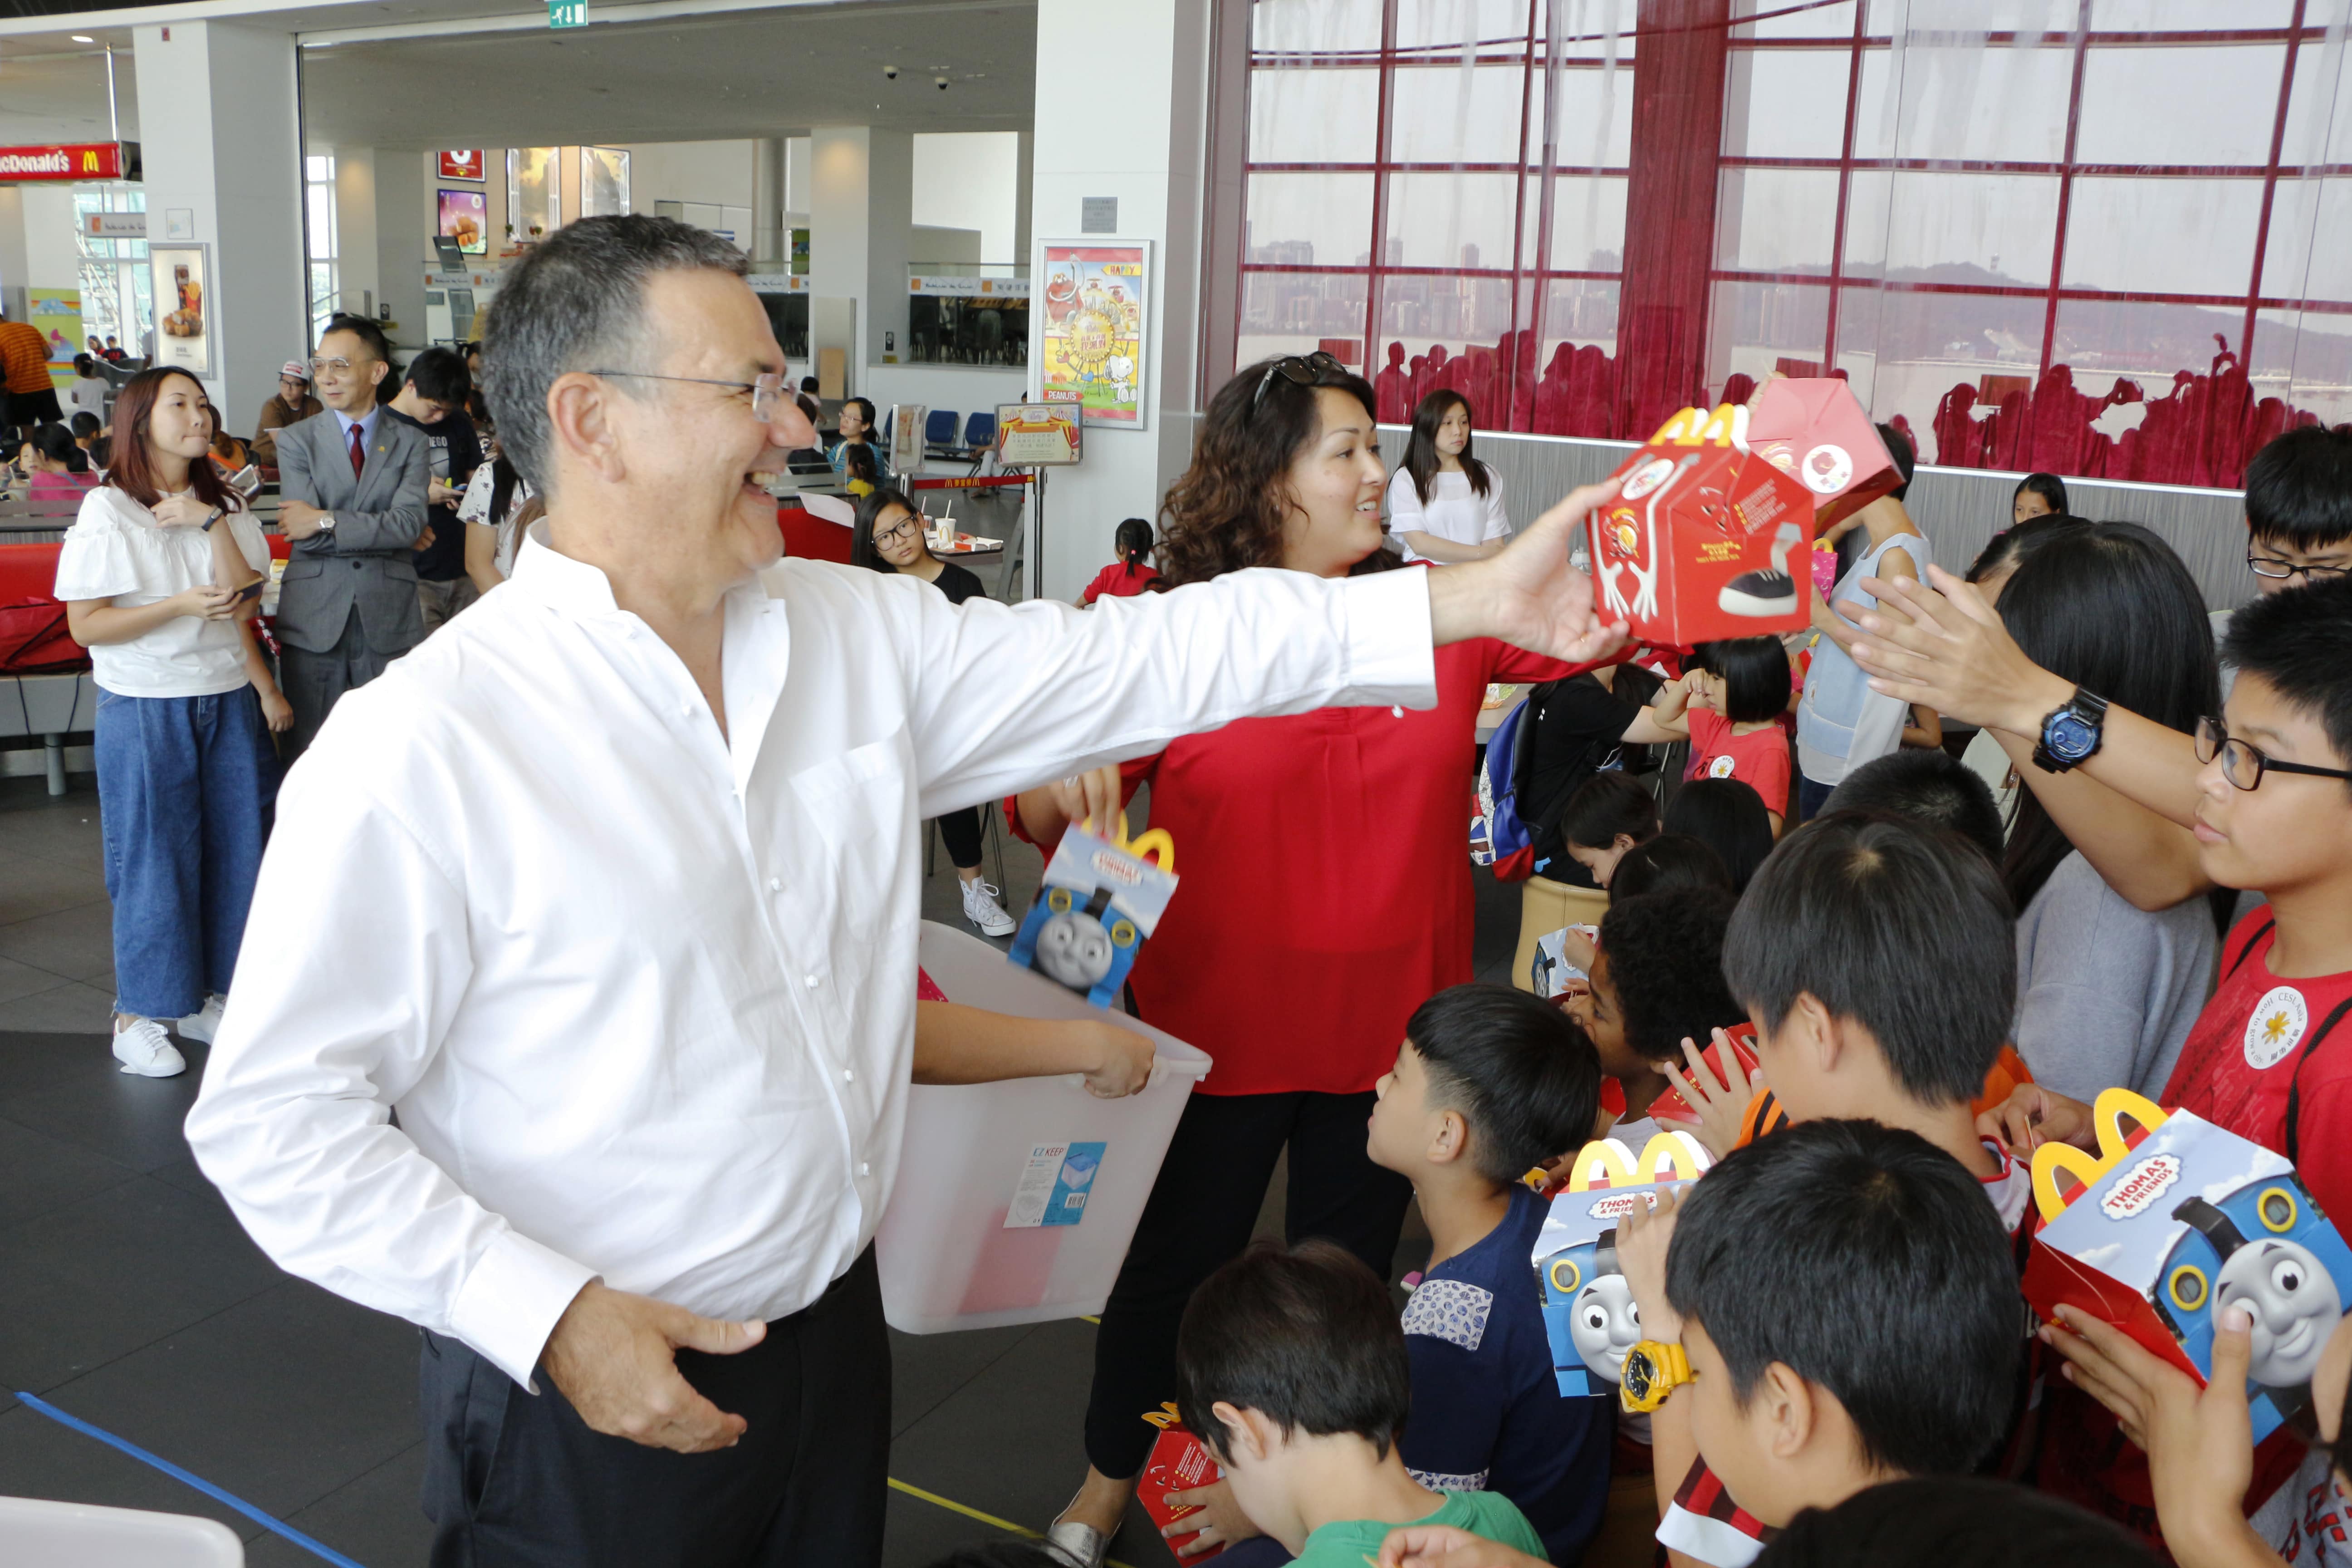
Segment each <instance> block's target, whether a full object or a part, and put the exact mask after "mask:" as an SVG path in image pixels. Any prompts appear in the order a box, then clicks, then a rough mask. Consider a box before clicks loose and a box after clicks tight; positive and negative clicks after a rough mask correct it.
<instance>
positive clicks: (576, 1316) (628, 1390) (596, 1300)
mask: <svg viewBox="0 0 2352 1568" xmlns="http://www.w3.org/2000/svg"><path fill="white" fill-rule="evenodd" d="M767 1334H768V1326H767V1324H765V1323H728V1322H720V1321H717V1320H715V1319H711V1318H705V1317H700V1316H698V1315H697V1314H695V1313H693V1312H689V1311H688V1310H686V1309H685V1308H683V1307H673V1306H671V1305H670V1304H669V1303H667V1301H656V1300H653V1299H652V1298H650V1297H647V1296H633V1295H630V1294H629V1293H628V1292H626V1291H625V1290H608V1289H605V1288H604V1286H603V1285H600V1284H598V1283H596V1282H595V1281H594V1280H591V1281H589V1282H588V1283H587V1284H586V1285H584V1286H583V1287H582V1288H581V1290H580V1294H579V1295H577V1296H574V1297H573V1298H572V1305H571V1306H569V1307H567V1308H565V1309H564V1311H563V1316H562V1317H561V1318H559V1319H557V1320H556V1323H555V1331H554V1332H553V1333H551V1334H550V1335H549V1336H548V1337H547V1349H546V1350H545V1351H544V1352H541V1365H543V1366H544V1367H545V1368H546V1369H547V1375H548V1377H549V1378H550V1379H551V1380H552V1381H553V1382H554V1384H555V1386H556V1387H558V1388H560V1389H562V1391H563V1396H564V1397H565V1398H566V1399H569V1400H570V1401H572V1408H573V1409H574V1410H577V1411H578V1412H579V1413H580V1419H581V1420H583V1421H584V1422H586V1423H587V1424H588V1425H589V1426H590V1427H592V1428H593V1429H594V1430H595V1431H598V1432H603V1433H604V1434H606V1435H607V1436H614V1437H626V1438H627V1439H629V1441H631V1442H632V1443H642V1444H644V1445H645V1446H646V1447H648V1448H668V1449H671V1450H673V1451H674V1452H677V1453H680V1454H704V1453H709V1451H711V1450H712V1449H714V1448H730V1447H734V1446H735V1440H736V1439H737V1438H739V1437H740V1436H743V1432H744V1429H745V1427H746V1426H749V1425H750V1424H749V1423H748V1422H746V1421H745V1420H744V1419H743V1417H741V1416H740V1415H729V1414H728V1413H727V1412H725V1411H723V1410H721V1409H719V1406H717V1405H713V1404H711V1403H710V1401H709V1400H708V1399H705V1398H704V1397H703V1396H702V1395H701V1394H698V1393H697V1392H695V1388H694V1385H693V1384H690V1383H688V1382H687V1381H686V1379H685V1378H684V1377H682V1376H680V1375H679V1373H678V1370H677V1360H676V1357H675V1356H674V1354H673V1352H676V1351H677V1350H679V1349H681V1348H683V1349H686V1350H693V1351H705V1352H709V1353H710V1354H712V1355H734V1354H736V1353H737V1352H741V1351H747V1350H750V1349H751V1347H752V1346H753V1345H756V1344H758V1343H759V1342H761V1340H763V1339H765V1338H766V1337H767Z"/></svg>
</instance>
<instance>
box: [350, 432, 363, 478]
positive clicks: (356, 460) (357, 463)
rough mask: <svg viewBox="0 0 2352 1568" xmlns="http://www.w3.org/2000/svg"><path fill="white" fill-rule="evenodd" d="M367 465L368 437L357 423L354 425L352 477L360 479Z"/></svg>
mask: <svg viewBox="0 0 2352 1568" xmlns="http://www.w3.org/2000/svg"><path fill="white" fill-rule="evenodd" d="M365 467H367V437H366V435H365V434H364V433H363V432H362V430H361V429H360V427H359V426H356V425H354V426H352V478H353V479H358V478H359V477H360V470H361V469H362V468H365Z"/></svg>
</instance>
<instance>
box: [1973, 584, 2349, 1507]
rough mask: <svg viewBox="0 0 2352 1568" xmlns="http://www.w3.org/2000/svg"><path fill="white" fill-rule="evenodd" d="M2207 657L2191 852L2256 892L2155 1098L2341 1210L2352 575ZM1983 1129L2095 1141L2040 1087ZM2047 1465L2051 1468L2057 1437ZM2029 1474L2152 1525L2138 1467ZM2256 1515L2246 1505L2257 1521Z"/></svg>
mask: <svg viewBox="0 0 2352 1568" xmlns="http://www.w3.org/2000/svg"><path fill="white" fill-rule="evenodd" d="M2222 658H2223V659H2224V661H2225V662H2227V663H2229V664H2231V665H2234V666H2235V667H2236V668H2237V671H2238V677H2237V683H2236V685H2235V686H2234V687H2233V688H2232V689H2231V693H2230V699H2229V701H2228V703H2227V704H2226V706H2225V708H2224V710H2223V719H2222V721H2221V724H2219V725H2215V724H2213V723H2211V722H2210V721H2209V722H2208V723H2207V724H2206V725H2205V726H2204V728H2203V730H2202V731H2201V732H2200V735H2199V737H2198V754H2199V755H2200V757H2201V758H2204V759H2205V765H2204V769H2203V771H2202V772H2201V773H2200V774H2199V775H2198V789H2199V800H2198V805H2197V828H2196V831H2197V841H2198V849H2199V858H2200V861H2201V863H2202V865H2203V867H2204V870H2205V873H2206V875H2207V876H2209V877H2210V878H2211V879H2213V880H2214V881H2215V882H2216V883H2219V884H2220V885H2221V886H2222V887H2225V888H2246V889H2259V890H2260V891H2261V892H2263V894H2264V895H2265V896H2266V897H2267V898H2268V899H2269V900H2270V901H2269V904H2268V905H2267V906H2266V907H2265V908H2263V909H2258V910H2254V911H2253V912H2252V914H2250V915H2248V916H2247V917H2246V918H2245V919H2244V920H2243V921H2240V922H2239V924H2238V928H2237V929H2236V930H2235V931H2231V933H2230V936H2229V939H2228V940H2227V941H2226V942H2224V943H2223V944H2222V949H2221V980H2220V984H2219V987H2218V989H2216V990H2215V992H2214V994H2213V999H2212V1000H2211V1001H2210V1002H2209V1003H2207V1004H2206V1006H2205V1011H2204V1012H2203V1013H2202V1014H2201V1015H2200V1016H2199V1018H2198V1020H2197V1025H2196V1027H2195V1028H2194V1029H2193V1030H2192V1031H2191V1032H2190V1033H2189V1041H2188V1044H2187V1045H2186V1046H2184V1047H2182V1049H2181V1053H2180V1059H2179V1064H2178V1065H2177V1066H2176V1067H2175V1068H2173V1073H2172V1079H2171V1082H2170V1083H2168V1085H2167V1086H2166V1088H2165V1091H2164V1094H2163V1096H2162V1100H2163V1103H2164V1104H2165V1105H2166V1106H2168V1107H2177V1108H2179V1109H2180V1110H2189V1111H2193V1112H2195V1113H2196V1114H2197V1115H2199V1116H2201V1117H2203V1118H2205V1119H2206V1120H2207V1121H2211V1122H2213V1123H2214V1124H2215V1125H2217V1126H2220V1127H2224V1128H2227V1129H2228V1130H2229V1131H2232V1132H2235V1133H2237V1134H2238V1135H2239V1136H2241V1137H2242V1138H2251V1139H2252V1140H2253V1141H2254V1142H2258V1143H2260V1144H2262V1145H2263V1147H2265V1148H2267V1149H2270V1150H2273V1151H2274V1152H2278V1153H2281V1154H2284V1155H2285V1156H2286V1157H2287V1158H2288V1159H2289V1160H2292V1161H2294V1163H2295V1165H2296V1167H2297V1169H2298V1170H2299V1171H2300V1173H2302V1176H2303V1179H2304V1182H2305V1184H2306V1185H2307V1186H2309V1187H2310V1189H2311V1192H2312V1195H2313V1196H2314V1197H2315V1198H2317V1199H2318V1200H2319V1203H2320V1206H2321V1207H2323V1208H2324V1209H2326V1211H2327V1212H2328V1213H2330V1214H2332V1215H2352V578H2346V577H2338V578H2336V580H2334V581H2332V582H2324V583H2318V584H2313V585H2311V586H2308V587H2303V588H2293V589H2289V590H2286V591H2285V592H2283V593H2279V594H2273V595H2267V596H2265V597H2263V598H2259V599H2256V600H2254V601H2253V602H2252V603H2251V604H2249V605H2246V606H2245V608H2243V609H2242V610H2240V611H2239V612H2238V613H2237V615H2236V616H2234V617H2232V618H2231V622H2230V633H2229V637H2228V639H2227V641H2226V642H2225V644H2224V645H2223V648H2222ZM1984 1126H1985V1129H1986V1131H1997V1132H1998V1133H1999V1135H2000V1137H2001V1138H2002V1139H2003V1141H2004V1142H2007V1143H2008V1144H2009V1145H2010V1146H2011V1148H2013V1149H2016V1150H2019V1151H2023V1150H2025V1149H2026V1148H2028V1147H2030V1146H2031V1145H2032V1144H2033V1143H2037V1142H2051V1141H2053V1140H2059V1141H2063V1142H2069V1143H2074V1144H2077V1145H2079V1146H2082V1147H2085V1148H2087V1147H2089V1146H2090V1145H2091V1144H2092V1143H2093V1142H2095V1137H2096V1134H2095V1132H2094V1131H2093V1129H2092V1126H2091V1110H2090V1107H2089V1106H2087V1105H2084V1103H2082V1102H2081V1101H2080V1100H2069V1099H2067V1098H2066V1097H2065V1096H2063V1095H2059V1094H2053V1093H2052V1092H2050V1091H2049V1090H2047V1089H2042V1088H2041V1087H2040V1086H2039V1085H2027V1086H2026V1087H2024V1088H2022V1089H2019V1090H2018V1091H2017V1092H2016V1093H2015V1094H2014V1095H2012V1096H2011V1098H2010V1100H2009V1103H2008V1104H2007V1105H2005V1106H2003V1107H2002V1108H2000V1110H1998V1111H1994V1112H1991V1113H1990V1114H1989V1115H1988V1116H1987V1117H1986V1119H1985V1121H1984ZM2057 1436H2059V1434H2058V1433H2057V1432H2055V1431H2054V1430H2053V1439H2054V1438H2056V1437H2057ZM2092 1447H2093V1446H2092V1445H2089V1444H2083V1445H2078V1446H2077V1447H2076V1453H2077V1455H2078V1457H2079V1456H2080V1455H2081V1454H2083V1453H2087V1452H2089V1451H2090V1450H2091V1449H2092ZM2274 1449H2275V1450H2276V1451H2274ZM2051 1457H2054V1458H2058V1459H2059V1460H2060V1461H2061V1469H2062V1472H2063V1470H2064V1468H2065V1467H2064V1464H2063V1461H2064V1460H2065V1458H2066V1450H2065V1447H2064V1446H2063V1445H2061V1446H2060V1451H2059V1452H2058V1453H2057V1454H2056V1455H2054V1456H2051ZM2130 1457H2131V1458H2132V1459H2133V1460H2134V1461H2137V1458H2138V1456H2137V1451H2134V1452H2133V1453H2132V1455H2131V1456H2130ZM2299 1458H2300V1455H2299V1453H2298V1452H2296V1451H2295V1449H2294V1447H2292V1446H2283V1445H2278V1444H2277V1441H2276V1439H2273V1441H2271V1442H2266V1443H2264V1445H2263V1448H2262V1449H2261V1450H2259V1451H2258V1452H2257V1455H2256V1464H2255V1484H2254V1487H2253V1489H2252V1490H2251V1491H2250V1492H2249V1493H2248V1494H2247V1495H2248V1496H2249V1497H2250V1498H2252V1499H2255V1500H2260V1499H2263V1498H2265V1497H2271V1496H2273V1494H2277V1495H2279V1496H2287V1492H2283V1491H2282V1489H2281V1483H2282V1482H2283V1481H2284V1479H2285V1477H2286V1476H2287V1475H2288V1474H2290V1473H2292V1472H2293V1471H2294V1467H2295V1465H2296V1463H2297V1462H2298V1460H2299ZM2044 1474H2045V1478H2046V1479H2052V1480H2054V1481H2056V1482H2057V1483H2058V1485H2060V1486H2061V1487H2062V1488H2064V1487H2065V1486H2066V1483H2067V1481H2068V1480H2069V1479H2073V1480H2075V1481H2079V1482H2083V1483H2084V1489H2083V1490H2081V1491H2077V1492H2076V1494H2075V1495H2077V1496H2078V1497H2079V1498H2080V1500H2084V1501H2089V1502H2092V1503H2093V1504H2094V1505H2095V1506H2104V1507H2105V1508H2106V1509H2107V1510H2108V1511H2109V1512H2110V1513H2113V1514H2116V1516H2117V1517H2122V1518H2125V1519H2126V1521H2127V1522H2130V1523H2135V1524H2137V1525H2139V1526H2141V1528H2143V1529H2145V1528H2147V1527H2148V1526H2149V1525H2150V1524H2151V1523H2153V1517H2152V1515H2153V1511H2154V1510H2155V1507H2156V1502H2155V1500H2154V1499H2153V1498H2152V1497H2149V1496H2147V1495H2146V1494H2147V1482H2146V1470H2145V1467H2144V1465H2135V1467H2134V1468H2133V1469H2132V1471H2131V1472H2130V1473H2128V1474H2126V1472H2125V1470H2124V1468H2123V1467H2121V1466H2117V1467H2116V1468H2113V1469H2111V1470H2104V1471H2100V1472H2098V1473H2096V1474H2092V1475H2089V1476H2084V1475H2083V1474H2081V1473H2080V1472H2079V1471H2078V1472H2077V1473H2075V1474H2074V1475H2073V1476H2072V1477H2071V1478H2070V1477H2069V1476H2067V1475H2065V1474H2063V1473H2062V1474H2061V1475H2059V1476H2056V1477H2052V1476H2051V1475H2050V1465H2049V1463H2048V1458H2045V1463H2044ZM2300 1490H2302V1489H2300V1488H2297V1489H2288V1491H2300ZM2102 1493H2104V1495H2100V1494H2102ZM2288 1500H2289V1501H2292V1497H2289V1498H2288ZM2270 1511H2271V1510H2268V1509H2265V1510H2260V1511H2258V1513H2257V1515H2256V1521H2257V1524H2258V1527H2259V1526H2260V1525H2261V1524H2262V1521H2263V1520H2265V1519H2267V1518H2268V1516H2269V1513H2270ZM2291 1511H2292V1510H2284V1509H2282V1510H2280V1512H2281V1514H2282V1518H2281V1519H2280V1520H2279V1521H2277V1529H2278V1530H2280V1531H2287V1532H2289V1533H2290V1534H2291V1535H2292V1536H2293V1537H2294V1539H2296V1540H2300V1539H2302V1538H2303V1532H2302V1531H2299V1530H2295V1529H2294V1521H2292V1520H2291V1519H2287V1518H2285V1517H2284V1514H2286V1513H2288V1512H2291ZM2265 1533H2270V1531H2265ZM2272 1538H2273V1542H2274V1543H2278V1544H2287V1543H2289V1542H2286V1541H2285V1538H2284V1537H2282V1536H2280V1535H2275V1534H2273V1537H2272Z"/></svg>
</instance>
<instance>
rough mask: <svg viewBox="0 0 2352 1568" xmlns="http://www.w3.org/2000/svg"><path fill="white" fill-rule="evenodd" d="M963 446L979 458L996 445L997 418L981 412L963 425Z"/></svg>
mask: <svg viewBox="0 0 2352 1568" xmlns="http://www.w3.org/2000/svg"><path fill="white" fill-rule="evenodd" d="M963 444H964V447H965V448H966V449H967V450H969V451H970V452H971V454H972V455H973V456H975V457H977V456H979V455H980V454H981V453H982V452H985V451H987V450H988V449H989V448H990V447H993V446H995V445H996V416H995V415H993V414H990V413H986V412H980V413H975V414H974V415H972V416H971V418H969V419H967V420H965V421H964V423H963Z"/></svg>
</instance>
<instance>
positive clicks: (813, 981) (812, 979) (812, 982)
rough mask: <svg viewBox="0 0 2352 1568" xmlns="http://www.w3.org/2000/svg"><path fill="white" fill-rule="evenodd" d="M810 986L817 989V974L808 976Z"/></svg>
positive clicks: (811, 988)
mask: <svg viewBox="0 0 2352 1568" xmlns="http://www.w3.org/2000/svg"><path fill="white" fill-rule="evenodd" d="M808 988H809V989H810V990H812V991H814V990H815V989H816V976H815V975H814V974H812V975H810V976H809V977H808Z"/></svg>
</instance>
